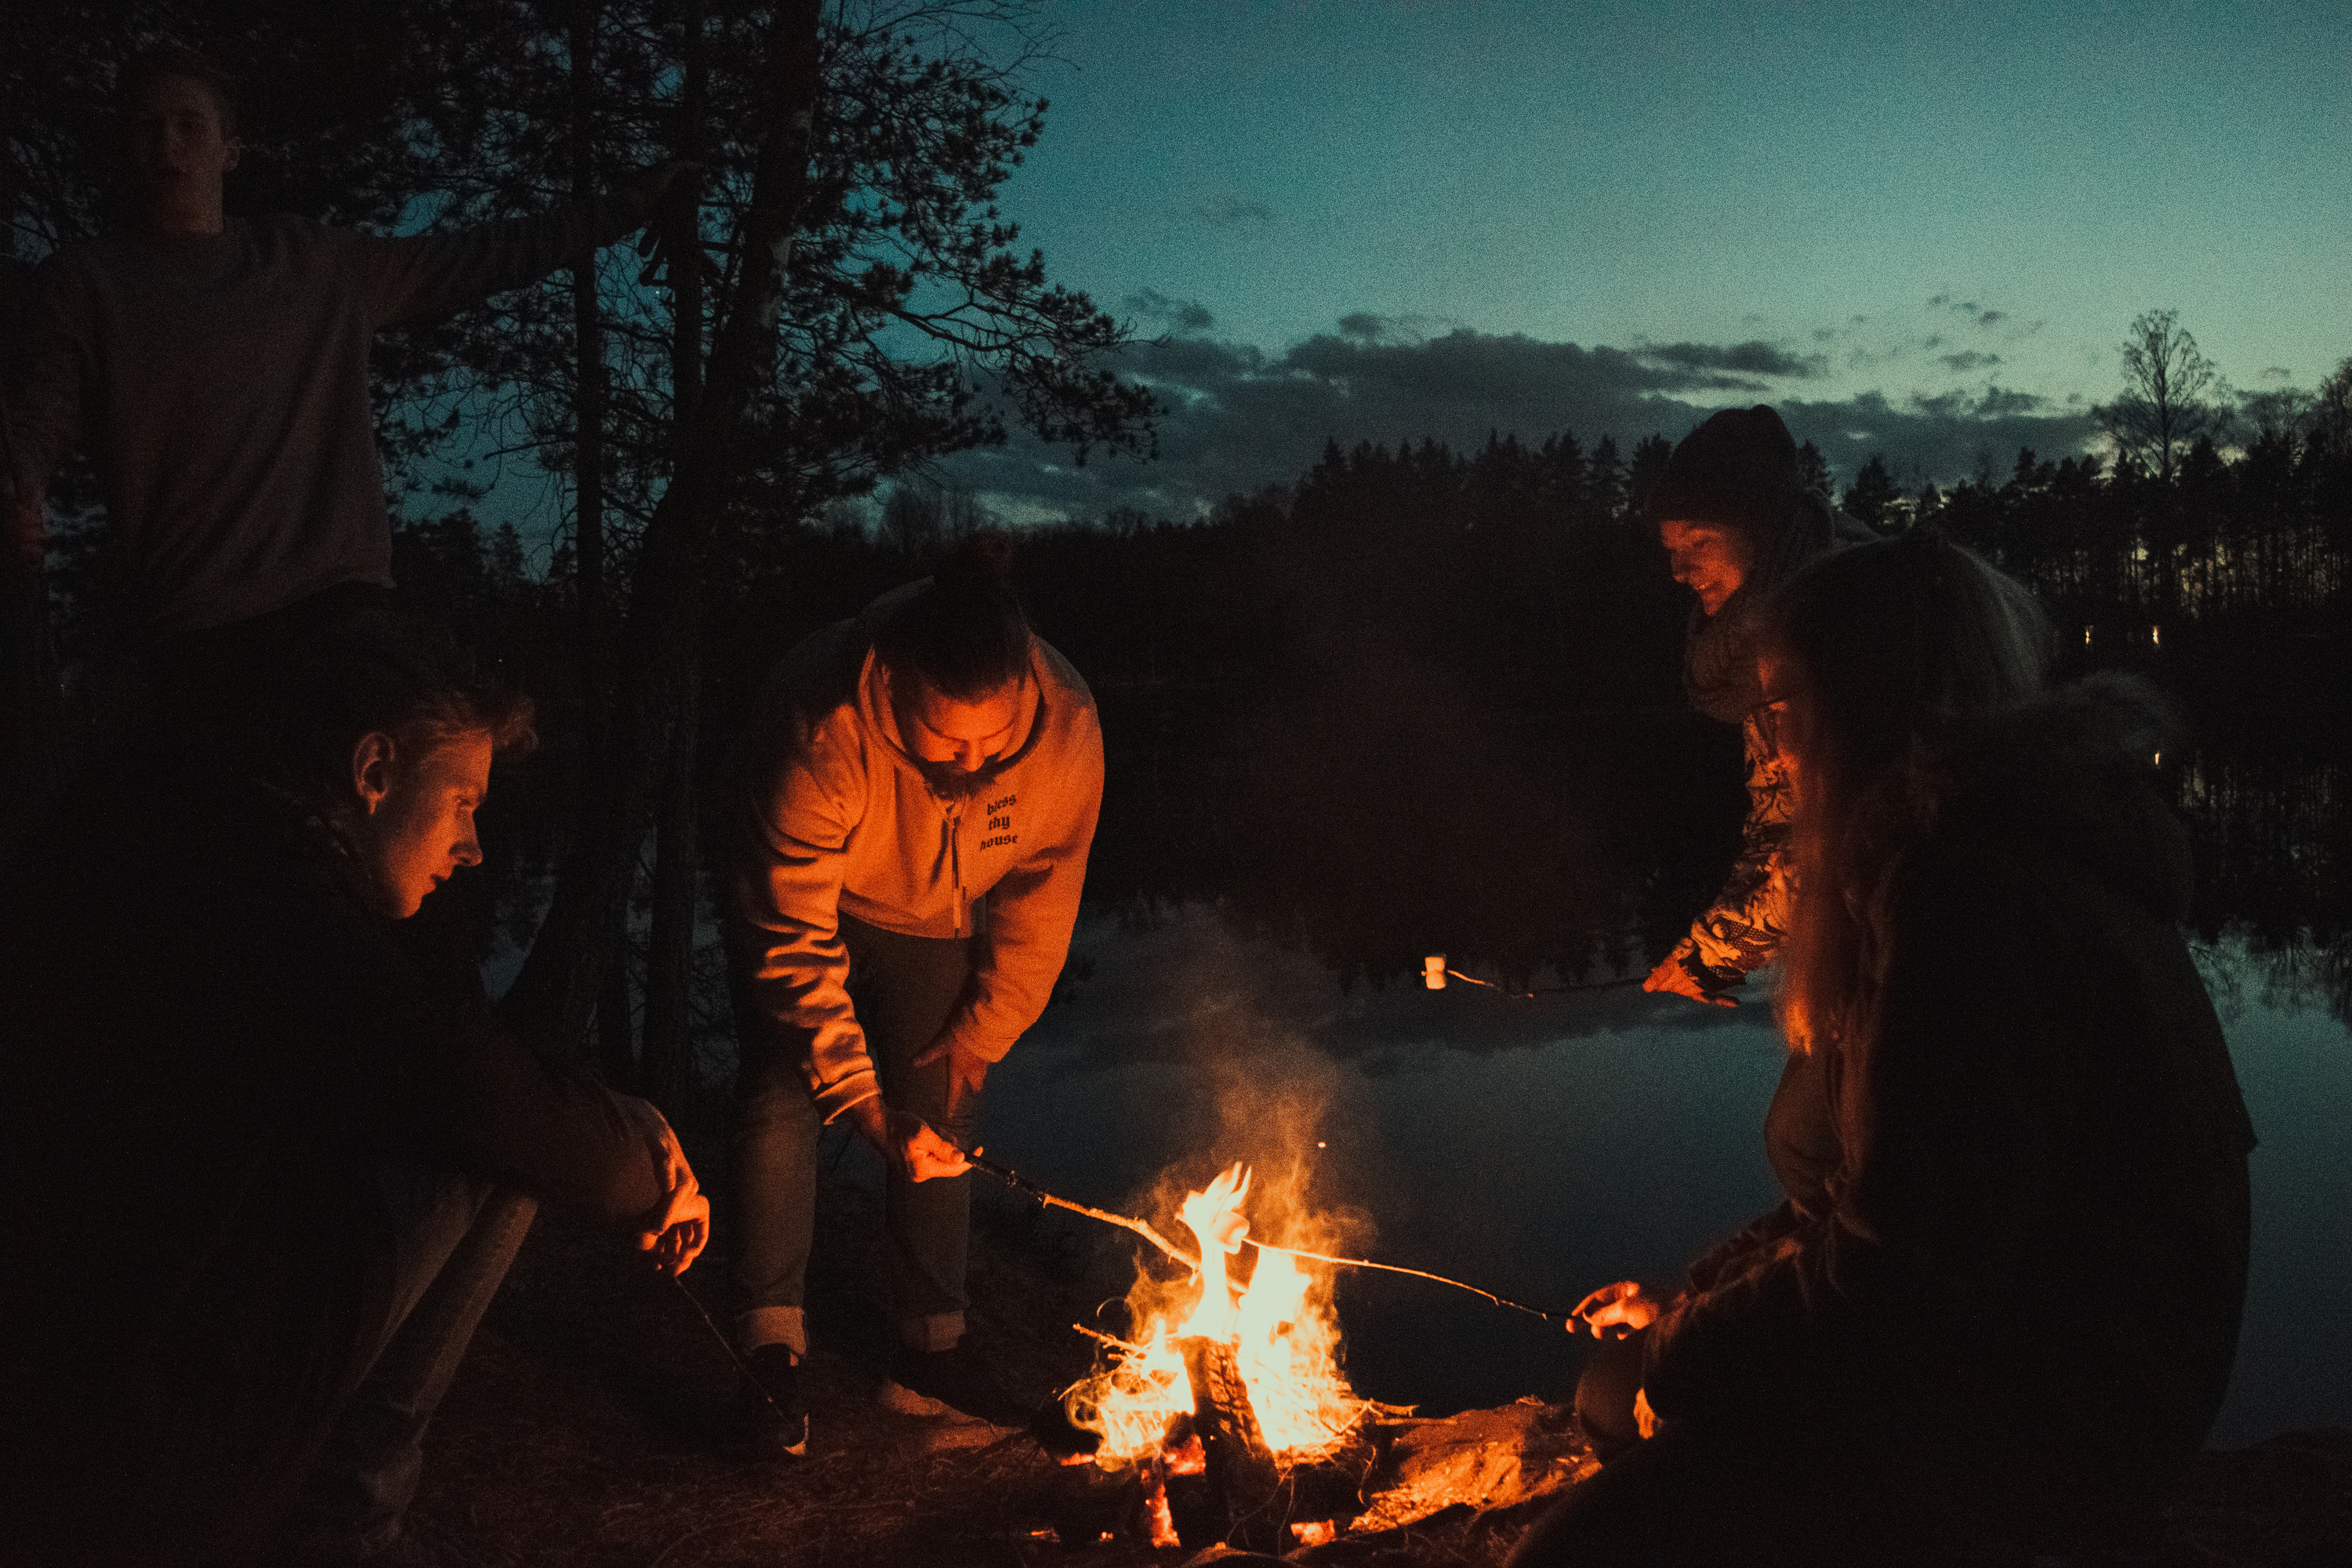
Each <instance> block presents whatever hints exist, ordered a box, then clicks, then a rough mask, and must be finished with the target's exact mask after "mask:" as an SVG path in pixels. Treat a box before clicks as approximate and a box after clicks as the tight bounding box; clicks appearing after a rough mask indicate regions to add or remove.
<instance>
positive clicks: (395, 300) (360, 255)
mask: <svg viewBox="0 0 2352 1568" xmlns="http://www.w3.org/2000/svg"><path fill="white" fill-rule="evenodd" d="M697 175H698V170H697V169H696V167H695V165H693V164H689V163H657V164H656V165H654V166H653V167H652V168H649V169H646V170H644V171H642V172H641V173H639V174H635V175H633V176H632V177H630V178H629V179H627V180H625V181H624V182H623V183H622V184H620V185H619V186H618V187H617V188H616V189H615V190H614V192H613V194H612V195H606V196H602V197H599V198H598V199H597V200H595V201H593V202H590V203H588V204H586V205H581V204H578V203H572V202H565V203H561V204H559V205H555V206H552V207H550V208H549V209H548V210H547V211H545V212H543V213H540V214H538V215H536V216H531V217H522V218H508V219H506V220H504V221H502V222H499V223H488V224H483V225H480V226H478V227H474V228H467V229H459V230H457V232H456V233H453V234H428V235H416V236H413V237H404V238H397V239H385V238H378V237H373V236H370V235H360V234H353V235H352V236H351V237H350V238H351V243H352V247H353V258H354V259H353V263H352V264H353V265H354V266H355V267H356V268H359V269H360V271H361V272H362V275H363V276H364V278H365V280H366V287H367V290H368V296H369V300H370V306H371V309H370V315H371V316H372V317H373V320H374V321H375V322H376V323H377V324H378V325H380V326H404V325H409V324H412V323H415V322H418V321H431V320H433V319H435V318H436V317H439V316H445V315H446V314H448V313H449V312H450V311H452V310H463V309H464V308H466V307H467V306H468V305H472V304H476V303H478V302H479V301H481V300H485V299H488V297H489V296H490V295H492V294H499V293H503V292H505V291H506V290H507V289H520V288H521V287H523V286H524V285H525V284H529V283H536V282H537V281H539V279H541V278H544V277H546V276H547V275H548V274H549V273H551V272H552V271H554V270H555V269H556V268H559V267H569V266H572V265H573V264H574V263H576V262H578V261H580V260H581V259H582V258H584V257H587V256H589V255H591V254H593V252H595V251H596V250H597V249H599V248H601V247H604V246H607V245H610V244H612V243H613V242H614V240H617V239H620V238H622V237H625V236H627V235H630V234H633V233H635V231H636V230H637V229H638V228H640V227H641V226H644V224H645V223H646V219H647V218H649V217H651V216H653V215H654V214H655V213H656V211H659V210H661V209H662V208H663V205H664V203H665V202H666V201H667V199H668V198H669V197H670V195H671V193H672V191H673V190H674V189H676V188H690V187H691V183H692V180H693V179H694V178H695V177H696V176H697ZM682 181H683V182H684V184H681V182H682Z"/></svg>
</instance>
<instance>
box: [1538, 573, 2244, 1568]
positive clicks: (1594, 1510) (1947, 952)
mask: <svg viewBox="0 0 2352 1568" xmlns="http://www.w3.org/2000/svg"><path fill="white" fill-rule="evenodd" d="M2049 646H2050V644H2049V638H2048V635H2047V632H2046V629H2045V627H2044V626H2043V623H2042V619H2041V616H2039V614H2038V613H2037V612H2036V610H2035V608H2034V606H2033V605H2032V601H2031V599H2030V598H2029V597H2028V596H2027V595H2025V593H2024V592H2023V590H2021V588H2019V587H2018V585H2017V584H2014V583H2012V582H2011V581H2010V580H2009V579H2007V578H2005V577H2003V576H2001V575H2000V574H1998V573H1997V572H1994V571H1993V570H1992V569H1991V568H1990V567H1989V566H1987V565H1986V564H1985V563H1983V562H1981V561H1979V560H1978V559H1977V558H1976V557H1974V556H1973V555H1970V554H1969V553H1968V552H1965V551H1963V550H1960V549H1958V548H1956V547H1955V546H1953V545H1951V544H1950V543H1948V542H1945V541H1944V540H1942V539H1941V538H1939V537H1937V536H1935V535H1933V534H1930V533H1915V534H1912V535H1907V536H1905V537H1903V538H1900V539H1897V540H1893V541H1889V542H1883V543H1877V544H1871V545H1865V546H1862V547H1860V548H1857V549H1853V550H1851V551H1846V552H1841V553H1839V554H1836V555H1833V556H1831V557H1829V558H1826V559H1824V560H1822V561H1821V562H1819V563H1816V564H1814V565H1813V566H1811V568H1809V569H1807V570H1806V571H1805V572H1803V573H1802V574H1800V575H1799V576H1798V577H1797V578H1795V579H1794V580H1793V581H1792V582H1791V583H1790V584H1789V586H1788V587H1787V588H1786V590H1784V592H1783V593H1782V595H1780V598H1779V600H1778V601H1777V603H1776V605H1774V607H1773V613H1772V615H1771V616H1769V620H1768V623H1767V626H1766V628H1765V631H1764V634H1763V636H1762V637H1761V638H1760V641H1759V647H1760V648H1761V650H1762V655H1763V657H1762V660H1761V668H1762V682H1761V684H1762V688H1763V705H1762V714H1761V719H1762V721H1763V723H1764V725H1765V727H1766V730H1767V732H1768V734H1769V737H1770V739H1771V740H1772V742H1773V743H1774V744H1775V747H1776V749H1777V750H1778V752H1779V753H1780V759H1781V762H1782V763H1783V766H1784V768H1785V769H1786V770H1787V772H1788V773H1789V774H1790V778H1791V780H1792V784H1793V787H1794V790H1795V792H1796V797H1797V813H1796V817H1795V837H1794V841H1793V846H1792V854H1793V857H1794V859H1795V863H1796V867H1797V870H1798V879H1797V886H1798V894H1797V899H1796V903H1795V909H1794V923H1793V928H1792V930H1791V931H1790V940H1789V942H1788V943H1787V945H1786V947H1785V949H1784V951H1783V962H1784V963H1785V965H1786V970H1785V974H1784V978H1783V982H1782V986H1781V991H1780V1013H1781V1018H1782V1022H1783V1026H1784V1027H1785V1029H1786V1031H1787V1034H1788V1037H1789V1047H1790V1051H1791V1052H1792V1053H1794V1061H1795V1062H1796V1063H1797V1064H1799V1066H1798V1069H1797V1070H1795V1071H1793V1072H1792V1073H1791V1074H1790V1079H1784V1084H1783V1094H1784V1096H1785V1095H1788V1094H1789V1093H1790V1087H1789V1086H1790V1082H1792V1081H1802V1080H1805V1079H1811V1083H1812V1086H1813V1092H1812V1093H1811V1095H1810V1096H1809V1097H1806V1098H1808V1099H1809V1100H1810V1102H1811V1104H1813V1105H1815V1106H1817V1107H1818V1110H1816V1111H1815V1112H1813V1114H1815V1115H1817V1116H1818V1117H1819V1118H1820V1119H1821V1122H1822V1125H1820V1126H1819V1127H1817V1128H1815V1129H1814V1130H1813V1135H1812V1136H1811V1138H1810V1139H1785V1140H1768V1147H1769V1150H1770V1152H1771V1153H1772V1156H1773V1162H1774V1164H1775V1167H1776V1170H1777V1172H1778V1174H1779V1175H1780V1181H1781V1184H1782V1186H1783V1187H1784V1189H1785V1190H1786V1193H1787V1201H1786V1202H1785V1203H1783V1204H1782V1205H1780V1208H1779V1209H1777V1210H1775V1211H1774V1212H1773V1213H1771V1214H1770V1215H1766V1216H1764V1217H1763V1218H1762V1219H1759V1220H1758V1221H1757V1222H1756V1223H1755V1224H1754V1225H1752V1226H1749V1227H1748V1229H1747V1230H1746V1231H1744V1232H1743V1233H1741V1234H1740V1235H1739V1236H1738V1237H1734V1238H1733V1239H1732V1240H1730V1241H1729V1242H1727V1243H1725V1244H1724V1245H1723V1246H1721V1247H1717V1249H1716V1250H1715V1251H1713V1252H1711V1253H1709V1254H1708V1255H1707V1256H1706V1257H1705V1258H1701V1259H1700V1260H1699V1261H1698V1263H1696V1265H1694V1266H1693V1268H1692V1269H1691V1271H1690V1277H1689V1280H1688V1283H1687V1286H1686V1288H1685V1289H1683V1290H1682V1291H1680V1292H1679V1293H1676V1294H1674V1295H1671V1296H1667V1295H1664V1293H1661V1292H1655V1291H1653V1290H1650V1289H1645V1288H1643V1286H1640V1285H1638V1284H1634V1283H1632V1282H1625V1283H1622V1284H1617V1285H1612V1286H1608V1287H1605V1288H1603V1289H1601V1290H1597V1291H1595V1292H1594V1293H1593V1294H1592V1296H1591V1298H1589V1299H1588V1300H1587V1301H1586V1303H1585V1304H1584V1306H1583V1307H1582V1308H1580V1313H1581V1314H1582V1316H1583V1317H1584V1319H1585V1321H1587V1323H1588V1324H1589V1325H1590V1326H1591V1328H1592V1329H1593V1331H1595V1332H1596V1333H1599V1332H1602V1331H1615V1330H1616V1327H1617V1326H1619V1325H1622V1326H1623V1328H1626V1329H1631V1330H1633V1331H1636V1332H1635V1333H1634V1334H1633V1337H1632V1338H1629V1339H1626V1340H1623V1341H1621V1342H1617V1343H1614V1344H1612V1345H1609V1346H1607V1347H1605V1348H1604V1350H1603V1351H1602V1352H1601V1353H1600V1354H1598V1355H1596V1357H1595V1358H1594V1363H1593V1366H1592V1368H1591V1370H1590V1371H1589V1372H1588V1374H1587V1379H1586V1385H1585V1387H1584V1388H1582V1389H1580V1409H1584V1410H1586V1411H1587V1412H1588V1413H1589V1414H1594V1415H1598V1416H1599V1417H1600V1419H1599V1420H1598V1421H1597V1423H1596V1425H1598V1426H1601V1427H1604V1428H1605V1427H1606V1426H1608V1425H1609V1422H1608V1420H1607V1412H1606V1410H1605V1409H1603V1408H1602V1407H1603V1406H1605V1405H1607V1404H1608V1403H1609V1401H1608V1399H1607V1398H1606V1397H1605V1395H1606V1394H1607V1388H1606V1386H1605V1385H1607V1384H1609V1382H1610V1379H1611V1377H1612V1374H1613V1375H1614V1376H1615V1377H1616V1378H1617V1380H1618V1381H1617V1382H1616V1384H1615V1388H1616V1391H1617V1392H1616V1395H1615V1397H1616V1400H1617V1401H1618V1402H1619V1403H1620V1404H1621V1405H1622V1406H1623V1407H1624V1408H1623V1410H1622V1415H1623V1421H1624V1426H1625V1427H1627V1428H1638V1429H1640V1430H1641V1431H1642V1432H1643V1434H1645V1435H1644V1436H1641V1437H1638V1438H1633V1434H1632V1431H1631V1430H1627V1431H1626V1432H1625V1433H1624V1436H1626V1437H1628V1438H1632V1440H1631V1441H1629V1442H1628V1443H1626V1444H1625V1446H1624V1447H1622V1450H1621V1451H1619V1452H1618V1453H1616V1454H1615V1455H1614V1457H1612V1458H1610V1459H1609V1462H1608V1463H1607V1464H1606V1465H1605V1466H1604V1468H1602V1470H1601V1473H1600V1474H1599V1475H1598V1476H1597V1477H1595V1478H1594V1479H1592V1480H1591V1481H1589V1482H1587V1483H1585V1484H1584V1485H1583V1486H1581V1487H1580V1488H1578V1489H1577V1490H1576V1491H1575V1492H1573V1493H1571V1494H1570V1497H1569V1499H1568V1500H1566V1501H1565V1502H1564V1503H1563V1504H1562V1505H1561V1507H1560V1508H1559V1510H1557V1511H1556V1512H1555V1513H1553V1514H1552V1515H1550V1516H1549V1517H1548V1518H1547V1519H1546V1520H1545V1521H1543V1522H1542V1523H1540V1524H1539V1525H1538V1527H1537V1528H1536V1530H1535V1531H1532V1532H1531V1533H1530V1534H1529V1536H1528V1539H1527V1540H1526V1541H1525V1542H1523V1543H1522V1544H1521V1546H1520V1548H1519V1551H1518V1554H1517V1558H1516V1559H1515V1561H1516V1562H1517V1563H1520V1564H1538V1563H1543V1564H1552V1563H1592V1564H1598V1563H1727V1562H1738V1563H1770V1562H1782V1561H1790V1562H1795V1561H1802V1562H1806V1563H1842V1562H1846V1563H1878V1562H1894V1563H1915V1562H1938V1561H1953V1562H1968V1563H1976V1562H2001V1561H2009V1560H2012V1559H2013V1560H2016V1561H2024V1560H2025V1557H2026V1556H2030V1555H2032V1554H2034V1553H2037V1552H2058V1553H2081V1552H2094V1553H2095V1552H2100V1551H2105V1550H2113V1549H2116V1548H2118V1547H2121V1548H2124V1549H2128V1548H2129V1547H2130V1546H2131V1545H2133V1544H2134V1543H2136V1542H2139V1543H2144V1542H2146V1540H2147V1536H2148V1535H2149V1534H2150V1533H2151V1532H2152V1531H2154V1529H2155V1522H2156V1516H2157V1508H2158V1501H2159V1500H2160V1498H2161V1496H2162V1494H2163V1492H2164V1490H2165V1489H2166V1487H2167V1486H2168V1484H2169V1483H2170V1482H2171V1481H2172V1480H2173V1479H2175V1478H2176V1477H2177V1476H2178V1474H2179V1470H2180V1468H2182V1466H2183V1465H2185V1463H2186V1462H2187V1460H2188V1459H2189V1457H2190V1456H2191V1455H2193V1454H2194V1453H2195V1452H2196V1451H2197V1449H2198V1447H2200V1445H2201V1443H2202V1442H2203V1440H2204V1436H2205V1433H2206V1430H2207V1428H2208V1426H2210V1423H2211V1421H2212V1419H2213V1416H2214V1415H2215V1413H2216V1411H2217V1410H2218V1409H2219V1408H2220V1405H2221V1396H2222V1394H2223V1391H2224V1388H2225V1386H2226V1384H2227V1383H2228V1379H2229V1373H2230V1366H2231V1359H2232V1357H2233V1355H2234V1353H2235V1349H2236V1344H2237V1336H2238V1323H2239V1315H2240V1311H2241V1309H2242V1304H2243V1300H2244V1294H2245V1280H2246V1259H2247V1247H2248V1229H2249V1226H2248V1204H2247V1184H2246V1155H2247V1152H2248V1151H2249V1150H2250V1149H2251V1148H2252V1145H2253V1133H2252V1128H2251V1126H2250V1124H2249V1123H2248V1121H2247V1118H2246V1111H2245V1106H2244V1102H2243V1101H2242V1100H2241V1098H2240V1096H2239V1092H2238V1085H2237V1080H2236V1078H2235V1075H2234V1073H2233V1072H2232V1070H2231V1065H2230V1057H2229V1051H2228V1048H2227V1047H2226V1045H2225V1044H2224V1042H2223V1040H2222V1036H2221V1025H2220V1023H2219V1022H2218V1020H2217V1019H2216V1018H2215V1016H2214V1013H2213V1008H2212V1005H2211V1003H2210V1000H2209V999H2208V997H2207V995H2206V993H2205V987H2204V984H2203V983H2202V981H2201V980H2200V978H2199V976H2198V973H2197V970H2196V968H2195V966H2194V964H2193V963H2191V961H2190V959H2189V952H2188V950H2187V948H2186V946H2185V945H2184V943H2183V942H2182V940H2181V938H2180V935H2179V931H2178V929H2177V925H2176V922H2177V921H2179V918H2180V916H2181V914H2182V913H2183V911H2184V910H2185V908H2186V903H2187V896H2188V891H2189V873H2190V865H2189V847H2188V844H2187V841H2186V836H2185V835H2184V833H2183V831H2182V830H2181V828H2180V826H2179V824H2178V823H2177V822H2176V821H2175V820H2174V818H2173V816H2172V815H2171V813H2170V811H2169V810H2168V808H2167V807H2166V805H2165V804H2164V802H2163V800H2162V798H2161V797H2160V795H2159V794H2158V788H2157V775H2156V771H2155V765H2154V764H2155V756H2156V753H2157V752H2158V751H2159V749H2160V748H2161V747H2162V746H2163V744H2164V743H2165V735H2166V731H2167V719H2166V715H2165V713H2164V711H2163V710H2162V708H2161V705H2160V704H2158V702H2157V701H2155V700H2154V699H2153V698H2152V697H2151V696H2150V695H2149V694H2148V693H2147V691H2146V690H2145V689H2143V688H2141V687H2139V686H2138V685H2137V684H2136V683H2135V682H2132V681H2130V680H2128V679H2119V678H2113V677H2106V678H2095V679H2092V680H2090V681H2086V682H2084V683H2083V684H2081V685H2079V686H2074V687H2070V688H2067V689H2060V690H2054V691H2053V690H2048V689H2045V688H2044V686H2043V673H2044V668H2045V662H2046V650H2047V649H2048V647H2049ZM1802 1148H1812V1149H1818V1150H1823V1151H1826V1154H1825V1155H1824V1156H1823V1157H1822V1158H1820V1159H1816V1160H1806V1159H1801V1158H1792V1157H1790V1151H1791V1150H1795V1149H1802ZM2021 1554H2022V1555H2021Z"/></svg>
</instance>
